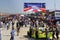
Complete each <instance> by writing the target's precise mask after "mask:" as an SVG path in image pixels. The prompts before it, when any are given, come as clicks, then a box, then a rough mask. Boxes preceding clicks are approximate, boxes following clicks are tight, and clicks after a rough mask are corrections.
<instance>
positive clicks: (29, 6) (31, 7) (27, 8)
mask: <svg viewBox="0 0 60 40" xmlns="http://www.w3.org/2000/svg"><path fill="white" fill-rule="evenodd" d="M41 8H44V9H45V3H24V12H38V11H41Z"/></svg>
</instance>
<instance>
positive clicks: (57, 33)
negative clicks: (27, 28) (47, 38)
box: [56, 27, 59, 39]
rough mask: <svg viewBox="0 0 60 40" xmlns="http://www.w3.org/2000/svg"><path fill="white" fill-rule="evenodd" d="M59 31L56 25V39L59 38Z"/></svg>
mask: <svg viewBox="0 0 60 40" xmlns="http://www.w3.org/2000/svg"><path fill="white" fill-rule="evenodd" d="M58 35H59V31H58V29H57V27H56V37H57V39H59V36H58Z"/></svg>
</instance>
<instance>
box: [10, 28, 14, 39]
mask: <svg viewBox="0 0 60 40" xmlns="http://www.w3.org/2000/svg"><path fill="white" fill-rule="evenodd" d="M10 34H11V38H10V40H14V35H15V30H14V27H12V30H11V32H10Z"/></svg>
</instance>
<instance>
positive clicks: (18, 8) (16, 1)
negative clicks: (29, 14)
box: [0, 0, 60, 13]
mask: <svg viewBox="0 0 60 40" xmlns="http://www.w3.org/2000/svg"><path fill="white" fill-rule="evenodd" d="M27 2H28V3H46V9H49V10H55V9H57V10H59V9H60V0H0V12H8V13H23V9H24V3H27Z"/></svg>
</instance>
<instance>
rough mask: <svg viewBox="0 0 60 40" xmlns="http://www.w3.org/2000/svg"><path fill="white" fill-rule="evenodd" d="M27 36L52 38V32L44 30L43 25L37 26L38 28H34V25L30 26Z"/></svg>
mask: <svg viewBox="0 0 60 40" xmlns="http://www.w3.org/2000/svg"><path fill="white" fill-rule="evenodd" d="M27 34H28V36H29V37H32V38H39V39H40V38H43V39H45V38H48V39H52V34H53V33H52V32H51V31H46V29H45V28H44V27H38V30H36V29H35V27H33V28H30V29H29V31H28V32H27Z"/></svg>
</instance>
